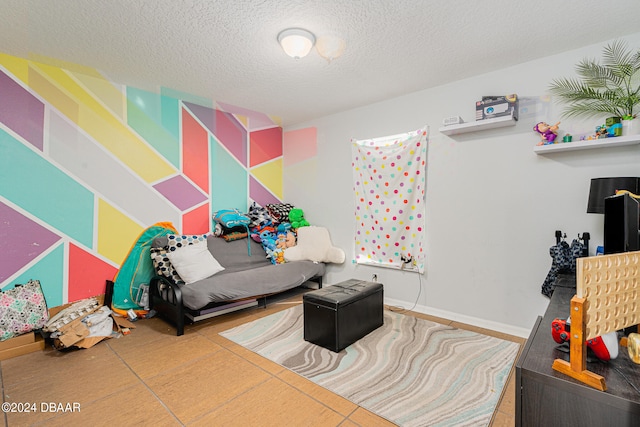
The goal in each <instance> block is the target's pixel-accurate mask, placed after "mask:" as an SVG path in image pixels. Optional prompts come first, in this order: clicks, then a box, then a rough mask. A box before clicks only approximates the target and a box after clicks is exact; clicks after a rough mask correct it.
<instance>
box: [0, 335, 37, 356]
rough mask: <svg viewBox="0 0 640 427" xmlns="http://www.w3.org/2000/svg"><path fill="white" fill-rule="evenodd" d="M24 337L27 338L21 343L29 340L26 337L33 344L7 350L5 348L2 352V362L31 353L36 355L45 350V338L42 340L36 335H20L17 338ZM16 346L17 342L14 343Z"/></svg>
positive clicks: (16, 346) (0, 354) (0, 353)
mask: <svg viewBox="0 0 640 427" xmlns="http://www.w3.org/2000/svg"><path fill="white" fill-rule="evenodd" d="M22 337H25V338H23V339H22V340H21V341H25V340H27V338H26V337H28V338H29V339H31V340H32V342H30V343H26V344H19V345H15V346H13V347H7V348H4V349H3V350H0V360H7V359H11V358H12V357H17V356H22V355H23V354H29V353H34V352H36V351H42V350H44V338H42V336H40V335H35V334H34V333H29V334H25V335H20V336H19V337H16V338H22ZM16 338H12V339H10V340H7V341H3V343H7V342H9V341H12V340H14V339H16ZM14 344H17V342H14Z"/></svg>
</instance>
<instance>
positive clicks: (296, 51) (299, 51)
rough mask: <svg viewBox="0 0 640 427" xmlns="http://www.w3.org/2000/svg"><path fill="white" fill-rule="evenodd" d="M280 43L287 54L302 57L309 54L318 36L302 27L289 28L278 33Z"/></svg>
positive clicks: (296, 57) (297, 57)
mask: <svg viewBox="0 0 640 427" xmlns="http://www.w3.org/2000/svg"><path fill="white" fill-rule="evenodd" d="M278 43H280V46H282V49H283V50H284V51H285V53H286V54H287V55H289V56H290V57H292V58H295V59H300V58H304V57H305V56H307V55H308V54H309V52H310V51H311V48H312V47H313V45H314V44H315V43H316V37H315V36H314V35H313V34H312V33H310V32H309V31H307V30H303V29H302V28H287V29H286V30H283V31H281V32H280V34H278Z"/></svg>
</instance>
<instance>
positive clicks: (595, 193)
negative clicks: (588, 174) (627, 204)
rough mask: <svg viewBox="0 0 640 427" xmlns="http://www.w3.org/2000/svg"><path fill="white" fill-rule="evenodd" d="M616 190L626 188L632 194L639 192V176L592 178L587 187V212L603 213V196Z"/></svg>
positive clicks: (611, 194) (607, 195)
mask: <svg viewBox="0 0 640 427" xmlns="http://www.w3.org/2000/svg"><path fill="white" fill-rule="evenodd" d="M618 190H628V191H630V192H632V193H633V194H639V193H640V178H637V177H615V178H592V179H591V188H590V189H589V202H588V203H587V213H600V214H603V213H604V199H605V197H609V196H613V195H615V194H616V191H618Z"/></svg>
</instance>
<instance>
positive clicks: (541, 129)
mask: <svg viewBox="0 0 640 427" xmlns="http://www.w3.org/2000/svg"><path fill="white" fill-rule="evenodd" d="M559 125H560V122H558V123H556V124H555V125H553V126H551V125H549V124H548V123H546V122H540V123H538V124H536V125H535V126H534V127H533V130H534V131H536V132H538V133H539V134H540V138H541V139H540V142H538V144H537V145H549V144H554V143H555V140H556V138H557V136H558V126H559Z"/></svg>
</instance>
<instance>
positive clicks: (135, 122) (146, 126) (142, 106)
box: [127, 87, 180, 169]
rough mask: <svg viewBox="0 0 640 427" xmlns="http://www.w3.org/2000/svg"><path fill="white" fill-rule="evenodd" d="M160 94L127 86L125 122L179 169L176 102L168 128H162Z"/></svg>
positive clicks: (162, 114)
mask: <svg viewBox="0 0 640 427" xmlns="http://www.w3.org/2000/svg"><path fill="white" fill-rule="evenodd" d="M162 104H163V103H162V102H161V99H160V95H158V94H155V93H152V92H147V91H144V90H141V89H136V88H132V87H127V123H128V124H129V126H131V128H133V129H134V130H135V131H136V132H137V133H138V134H139V135H140V136H141V137H142V138H144V140H145V141H147V143H149V144H150V145H151V146H152V147H153V148H155V149H156V150H157V151H158V153H160V154H161V155H162V156H164V158H166V159H167V161H169V162H171V164H173V165H174V166H175V167H176V168H178V169H180V147H179V145H178V138H177V133H178V129H177V126H178V122H177V121H178V118H179V117H180V114H179V112H178V103H177V101H176V106H175V109H174V110H173V111H171V112H167V116H168V115H169V113H171V114H173V115H174V116H175V118H174V119H173V122H171V121H169V122H168V124H169V126H170V127H171V129H170V130H167V129H165V128H164V126H163V125H164V123H163V117H164V116H165V114H164V113H163V112H162V106H163V105H162Z"/></svg>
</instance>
